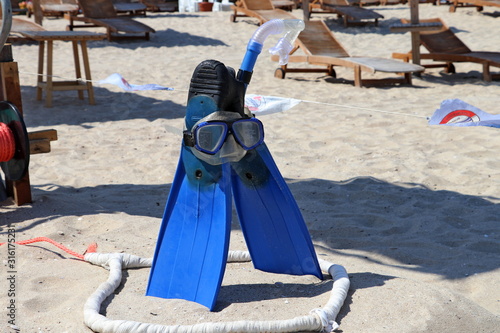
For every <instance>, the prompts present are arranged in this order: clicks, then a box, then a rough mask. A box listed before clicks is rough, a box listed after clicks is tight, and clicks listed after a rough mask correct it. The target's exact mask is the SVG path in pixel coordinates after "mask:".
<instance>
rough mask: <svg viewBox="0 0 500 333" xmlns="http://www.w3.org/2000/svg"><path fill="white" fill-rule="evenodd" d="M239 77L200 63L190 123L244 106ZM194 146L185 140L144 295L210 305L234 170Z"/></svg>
mask: <svg viewBox="0 0 500 333" xmlns="http://www.w3.org/2000/svg"><path fill="white" fill-rule="evenodd" d="M235 81H236V80H235V78H234V73H231V72H230V71H229V69H228V68H226V66H225V65H224V64H222V63H220V62H218V61H213V60H207V61H204V62H202V63H200V65H198V67H197V68H196V69H195V71H194V73H193V77H192V79H191V86H190V91H189V95H188V104H187V109H186V117H185V125H186V128H187V129H191V128H192V127H193V126H194V125H195V123H196V122H197V121H199V120H200V119H202V118H204V117H206V116H208V115H210V114H212V113H213V112H216V111H218V110H225V109H233V108H235V109H243V96H244V93H243V89H242V88H241V87H242V83H236V82H235ZM238 85H240V86H241V87H240V88H238ZM192 149H193V148H191V147H187V146H186V145H185V143H184V142H183V145H182V148H181V156H180V160H179V164H178V167H177V171H176V174H175V177H174V181H173V183H172V188H171V190H170V194H169V197H168V200H167V205H166V208H165V213H164V215H163V221H162V224H161V227H160V232H159V235H158V240H157V245H156V251H155V254H154V257H153V264H152V268H151V272H150V277H149V283H148V287H147V291H146V295H148V296H157V297H162V298H179V299H185V300H189V301H194V302H197V303H200V304H202V305H205V306H207V307H208V308H209V309H210V310H212V309H213V308H214V306H215V302H216V300H217V294H218V292H219V289H220V285H221V283H222V279H223V276H224V271H225V267H226V261H227V254H228V247H229V235H230V229H231V210H232V208H231V205H232V195H231V184H230V181H231V171H230V166H229V164H228V163H225V164H219V165H212V164H208V163H207V162H205V161H203V160H200V159H199V158H198V157H197V156H195V155H194V154H193V150H192Z"/></svg>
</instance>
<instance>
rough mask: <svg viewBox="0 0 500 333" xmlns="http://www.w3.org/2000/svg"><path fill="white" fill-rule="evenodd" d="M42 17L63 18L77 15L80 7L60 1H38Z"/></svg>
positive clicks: (74, 3) (73, 3)
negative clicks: (65, 15) (67, 14)
mask: <svg viewBox="0 0 500 333" xmlns="http://www.w3.org/2000/svg"><path fill="white" fill-rule="evenodd" d="M39 1H40V10H41V11H42V15H43V16H54V17H63V16H64V14H66V13H70V14H73V15H76V14H78V11H79V10H80V7H79V6H78V4H77V3H76V1H75V2H71V1H65V2H63V1H62V0H39Z"/></svg>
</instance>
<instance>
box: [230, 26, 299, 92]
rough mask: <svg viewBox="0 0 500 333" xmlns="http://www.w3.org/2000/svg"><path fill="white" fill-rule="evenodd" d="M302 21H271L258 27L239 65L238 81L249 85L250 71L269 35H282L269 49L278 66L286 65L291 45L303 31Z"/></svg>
mask: <svg viewBox="0 0 500 333" xmlns="http://www.w3.org/2000/svg"><path fill="white" fill-rule="evenodd" d="M304 28H305V24H304V21H302V20H299V19H294V20H280V19H276V20H271V21H268V22H266V23H264V24H263V25H261V26H260V28H259V29H257V31H255V33H254V34H253V36H252V38H251V39H250V41H249V42H248V45H247V52H246V54H245V57H244V58H243V62H242V63H241V68H240V70H239V72H238V77H237V78H238V80H240V81H242V82H244V83H245V84H248V83H250V79H251V77H252V71H253V68H254V66H255V62H256V61H257V57H258V56H259V54H260V53H261V51H262V48H263V47H264V41H265V40H266V38H267V37H269V35H274V34H281V33H284V35H283V37H282V38H281V39H280V40H279V41H278V43H277V44H276V45H275V46H274V47H272V48H271V49H269V52H271V54H277V55H279V57H280V61H279V63H280V65H285V64H287V63H288V55H289V54H290V51H291V50H292V48H293V43H294V42H295V39H296V38H297V36H298V35H299V33H300V32H301V31H302V30H304Z"/></svg>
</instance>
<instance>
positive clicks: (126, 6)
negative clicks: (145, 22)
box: [111, 0, 147, 16]
mask: <svg viewBox="0 0 500 333" xmlns="http://www.w3.org/2000/svg"><path fill="white" fill-rule="evenodd" d="M111 1H112V2H113V6H114V7H115V10H116V13H117V14H118V15H120V14H122V15H128V16H146V9H147V7H146V5H144V4H142V3H140V2H132V1H131V0H111Z"/></svg>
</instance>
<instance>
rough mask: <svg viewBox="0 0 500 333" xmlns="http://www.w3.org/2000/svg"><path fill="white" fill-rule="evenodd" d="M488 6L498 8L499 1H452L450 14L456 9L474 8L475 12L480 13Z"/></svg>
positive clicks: (499, 5)
mask: <svg viewBox="0 0 500 333" xmlns="http://www.w3.org/2000/svg"><path fill="white" fill-rule="evenodd" d="M488 6H491V7H500V0H452V1H451V6H450V12H452V13H454V12H455V11H456V10H457V8H461V7H476V9H477V11H478V12H480V11H482V10H483V9H484V7H488Z"/></svg>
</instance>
